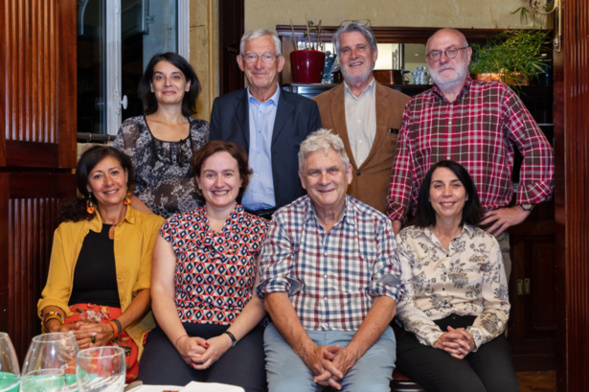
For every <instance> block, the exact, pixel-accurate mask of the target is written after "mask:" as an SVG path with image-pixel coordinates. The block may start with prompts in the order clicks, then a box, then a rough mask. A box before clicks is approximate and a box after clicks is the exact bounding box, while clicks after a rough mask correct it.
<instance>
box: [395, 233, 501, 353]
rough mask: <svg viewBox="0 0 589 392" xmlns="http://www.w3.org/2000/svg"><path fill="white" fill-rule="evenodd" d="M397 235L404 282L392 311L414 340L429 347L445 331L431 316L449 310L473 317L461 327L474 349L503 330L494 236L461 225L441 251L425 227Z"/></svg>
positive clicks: (436, 317) (440, 315)
mask: <svg viewBox="0 0 589 392" xmlns="http://www.w3.org/2000/svg"><path fill="white" fill-rule="evenodd" d="M397 240H398V248H397V251H398V255H399V260H400V262H401V271H402V273H401V277H402V280H403V282H404V284H405V287H406V292H405V297H404V298H403V300H402V301H401V302H400V303H399V304H398V307H397V316H398V318H399V319H400V320H401V322H402V323H403V325H404V326H405V329H406V330H407V331H409V332H412V333H414V334H415V336H416V337H417V339H418V340H419V341H420V343H422V344H425V345H430V346H433V344H434V343H435V342H436V340H437V339H438V338H439V337H440V335H441V334H442V333H443V332H446V331H442V330H441V329H440V328H439V327H438V326H437V325H436V324H435V323H434V320H440V319H442V318H445V317H447V316H449V315H451V314H456V315H460V316H467V315H470V316H476V319H475V321H474V322H473V324H472V326H470V327H468V328H467V331H469V332H470V334H471V335H472V337H473V339H474V341H475V343H476V347H477V348H478V347H480V345H481V344H484V343H486V342H488V341H490V340H492V339H494V338H495V337H497V336H499V334H501V333H503V331H504V329H505V327H506V324H507V320H508V318H509V309H510V305H509V298H508V292H507V279H506V276H505V270H504V267H503V261H502V258H501V251H500V249H499V244H498V243H497V240H496V239H495V237H493V236H492V235H490V234H488V233H486V232H485V231H483V230H481V229H479V228H477V227H473V226H468V225H464V227H463V229H462V233H461V234H460V235H459V236H458V237H456V238H454V239H453V240H452V241H451V243H450V246H449V248H448V250H447V251H446V250H445V249H444V248H443V247H442V244H441V243H440V241H439V240H438V239H437V238H436V236H435V235H434V234H433V233H432V232H431V231H430V230H429V229H428V228H419V227H415V226H410V227H407V228H406V229H404V230H402V231H401V232H400V233H399V235H398V238H397Z"/></svg>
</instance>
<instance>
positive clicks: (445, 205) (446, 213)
mask: <svg viewBox="0 0 589 392" xmlns="http://www.w3.org/2000/svg"><path fill="white" fill-rule="evenodd" d="M429 197H430V202H431V204H432V208H433V209H434V211H435V212H436V222H438V221H439V220H448V219H452V220H457V222H458V224H460V222H461V221H462V210H463V209H464V204H465V203H466V200H468V195H467V194H466V189H465V188H464V185H463V184H462V182H460V180H459V179H458V177H457V176H456V174H454V172H453V171H452V170H450V169H448V168H445V167H439V168H437V169H436V170H435V171H434V172H433V173H432V181H431V184H430V187H429Z"/></svg>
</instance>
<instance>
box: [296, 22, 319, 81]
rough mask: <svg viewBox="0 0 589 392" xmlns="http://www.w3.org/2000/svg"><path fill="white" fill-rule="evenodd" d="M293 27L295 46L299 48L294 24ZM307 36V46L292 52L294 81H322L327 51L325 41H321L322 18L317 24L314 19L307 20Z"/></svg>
mask: <svg viewBox="0 0 589 392" xmlns="http://www.w3.org/2000/svg"><path fill="white" fill-rule="evenodd" d="M291 28H292V33H293V34H292V36H293V40H294V47H295V48H298V44H297V42H296V39H295V33H294V27H293V26H292V25H291ZM312 35H315V39H314V40H313V39H312ZM305 36H306V38H307V42H306V44H305V47H304V48H302V49H297V50H293V51H292V52H291V53H290V64H291V68H292V74H293V79H294V82H295V83H321V79H322V78H323V68H324V67H325V53H324V52H323V43H322V41H321V20H320V21H319V24H317V25H315V23H314V22H313V21H312V20H309V21H308V22H307V31H306V32H305Z"/></svg>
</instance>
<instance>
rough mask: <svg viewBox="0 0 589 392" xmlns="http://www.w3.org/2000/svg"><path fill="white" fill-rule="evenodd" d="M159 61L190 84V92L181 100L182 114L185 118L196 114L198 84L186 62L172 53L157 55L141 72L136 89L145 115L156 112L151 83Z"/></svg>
mask: <svg viewBox="0 0 589 392" xmlns="http://www.w3.org/2000/svg"><path fill="white" fill-rule="evenodd" d="M160 61H167V62H169V63H170V64H172V65H173V66H174V67H176V68H178V69H179V70H180V71H181V72H182V73H183V74H184V77H185V78H186V81H187V82H190V90H189V91H188V92H187V93H185V94H184V98H183V99H182V114H183V115H184V116H185V117H190V116H191V115H193V114H194V113H196V109H195V108H196V99H197V98H198V94H200V82H199V81H198V78H197V77H196V73H195V72H194V69H192V66H191V65H190V64H189V63H188V61H186V59H184V57H182V56H180V55H179V54H177V53H173V52H166V53H158V54H156V55H154V56H153V57H152V58H151V60H149V63H148V64H147V67H146V68H145V72H143V75H142V76H141V79H140V80H139V87H138V88H137V92H138V94H139V97H140V98H141V101H142V102H143V112H144V113H145V114H146V115H147V114H152V113H155V112H156V110H157V100H156V98H155V94H154V93H153V92H152V91H151V84H152V82H153V72H154V68H155V66H156V65H157V64H158V63H159V62H160Z"/></svg>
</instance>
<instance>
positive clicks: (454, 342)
mask: <svg viewBox="0 0 589 392" xmlns="http://www.w3.org/2000/svg"><path fill="white" fill-rule="evenodd" d="M434 347H435V348H438V349H440V350H444V351H446V352H447V353H448V354H450V355H452V356H453V357H454V358H458V359H464V357H466V356H467V355H468V354H469V353H470V352H471V351H472V350H474V349H475V347H476V345H475V342H474V339H473V338H472V335H471V334H470V333H469V332H468V331H467V330H465V329H464V328H457V329H454V328H452V327H448V332H445V333H443V334H442V335H441V336H440V337H439V338H438V340H436V342H435V343H434Z"/></svg>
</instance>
